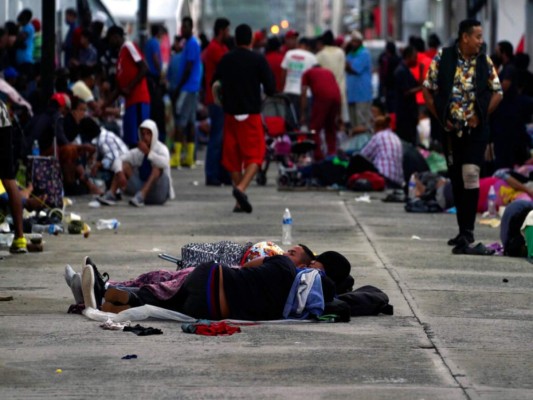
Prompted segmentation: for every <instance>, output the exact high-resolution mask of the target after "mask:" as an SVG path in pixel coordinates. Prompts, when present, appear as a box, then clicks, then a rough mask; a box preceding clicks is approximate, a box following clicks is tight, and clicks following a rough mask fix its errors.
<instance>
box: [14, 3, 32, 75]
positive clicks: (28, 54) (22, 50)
mask: <svg viewBox="0 0 533 400" xmlns="http://www.w3.org/2000/svg"><path fill="white" fill-rule="evenodd" d="M32 16H33V14H32V12H31V10H30V9H28V8H26V9H24V10H22V11H21V12H20V14H19V15H18V17H17V22H18V24H19V26H20V30H19V34H18V37H17V41H16V43H15V47H16V48H17V51H16V57H15V59H16V62H17V70H18V71H19V72H20V73H21V74H22V75H24V76H26V78H27V79H28V80H29V81H31V80H33V76H34V71H33V36H34V35H35V28H34V27H33V25H32V24H31V18H32Z"/></svg>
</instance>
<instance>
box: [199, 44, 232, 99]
mask: <svg viewBox="0 0 533 400" xmlns="http://www.w3.org/2000/svg"><path fill="white" fill-rule="evenodd" d="M227 52H228V48H227V46H226V45H225V44H224V43H219V42H217V41H216V40H214V39H213V40H211V42H209V44H208V45H207V47H206V48H205V50H204V51H203V53H202V61H203V63H204V77H205V81H204V82H205V104H206V105H209V104H213V103H214V102H215V100H214V99H213V91H212V90H211V83H212V82H211V81H212V80H213V75H214V74H215V71H216V69H217V65H218V63H219V62H220V59H221V58H222V56H223V55H224V54H226V53H227Z"/></svg>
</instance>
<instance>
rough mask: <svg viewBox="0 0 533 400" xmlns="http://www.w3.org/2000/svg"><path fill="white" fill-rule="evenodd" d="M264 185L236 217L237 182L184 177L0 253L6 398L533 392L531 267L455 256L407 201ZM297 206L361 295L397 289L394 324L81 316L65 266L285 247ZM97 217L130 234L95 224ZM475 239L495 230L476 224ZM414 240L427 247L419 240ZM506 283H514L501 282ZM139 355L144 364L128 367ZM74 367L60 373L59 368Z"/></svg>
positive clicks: (112, 266)
mask: <svg viewBox="0 0 533 400" xmlns="http://www.w3.org/2000/svg"><path fill="white" fill-rule="evenodd" d="M271 169H272V171H271V173H270V175H269V183H268V184H267V186H266V187H258V186H257V185H255V183H254V184H252V186H251V188H250V190H249V197H250V200H251V201H252V204H253V206H254V212H253V213H252V214H250V215H247V214H244V215H243V214H234V213H232V212H231V211H232V208H233V203H234V202H233V198H232V197H231V189H230V188H228V187H221V188H213V187H205V186H203V171H202V168H201V167H200V168H197V169H194V170H187V169H184V170H175V171H173V178H174V184H175V189H176V193H177V199H176V200H174V201H172V202H169V203H167V204H166V205H165V206H162V207H145V208H143V209H135V208H132V207H130V206H128V205H127V202H123V203H122V204H119V205H118V206H116V207H106V208H98V209H93V208H90V207H88V202H89V200H90V198H89V197H79V198H74V201H75V203H74V205H73V206H72V207H71V208H70V209H69V210H70V211H73V212H76V213H79V214H81V215H82V217H83V218H84V219H85V220H86V221H87V222H89V223H90V224H91V227H92V229H93V231H92V232H91V235H90V237H89V238H88V239H84V238H83V237H81V236H76V235H67V234H65V235H60V236H57V237H56V236H46V237H45V240H46V243H45V251H44V252H43V253H40V254H28V255H23V256H11V255H8V254H7V253H6V252H1V253H0V255H2V256H3V257H4V259H3V260H0V278H1V284H0V295H2V296H7V295H12V296H13V297H14V300H13V301H10V302H0V393H1V395H0V397H1V398H2V399H28V398H75V399H87V398H103V397H105V398H124V397H126V396H129V397H131V398H162V399H166V398H213V399H214V398H217V399H218V398H246V399H248V398H254V399H256V398H257V399H261V398H269V399H270V398H280V399H281V398H283V399H284V398H313V399H314V398H328V399H330V398H333V399H337V398H338V399H342V398H357V399H391V398H395V399H429V398H431V399H433V400H439V399H477V398H483V399H528V398H533V383H532V382H533V377H532V370H533V368H532V366H533V362H532V361H531V360H533V344H532V343H533V341H532V338H533V312H532V311H531V308H532V305H533V301H532V299H533V295H532V294H533V290H532V287H533V284H532V283H533V273H532V266H531V265H530V264H529V263H527V262H526V261H525V260H517V259H511V258H504V257H476V256H454V255H451V252H450V248H449V247H448V246H446V240H447V239H448V238H449V237H452V236H454V235H455V233H456V230H455V229H456V228H455V218H454V216H451V215H446V214H438V215H436V214H429V215H422V214H407V213H405V212H404V211H403V209H402V205H399V204H389V203H383V202H381V201H380V198H381V197H383V195H382V194H376V195H373V196H372V202H371V203H370V204H367V203H357V202H355V200H354V199H355V197H357V196H358V194H356V193H353V192H343V193H340V194H339V193H337V192H278V191H277V190H276V188H275V187H274V183H273V182H274V179H275V171H274V169H275V168H274V166H273V167H272V168H271ZM285 207H289V208H290V210H291V213H292V216H293V220H294V239H295V242H297V243H306V244H307V245H309V246H310V247H311V248H313V249H314V250H315V251H316V252H321V251H324V250H328V249H335V250H338V251H340V252H341V253H343V254H345V255H346V256H347V257H348V259H349V260H350V261H351V263H352V275H353V276H354V278H355V280H356V287H359V286H362V285H366V284H371V285H374V286H377V287H379V288H381V289H382V290H384V291H385V292H386V293H387V294H388V295H389V297H390V302H391V303H392V304H393V305H394V307H395V315H394V316H378V317H364V318H353V319H352V321H351V322H350V323H348V324H343V323H339V324H303V325H272V324H267V325H260V326H250V327H243V328H242V333H240V334H235V335H233V336H228V337H204V336H196V335H187V334H185V333H182V332H181V329H180V324H179V323H175V322H170V321H157V320H150V321H143V322H141V324H143V325H145V326H153V327H157V328H160V329H162V330H163V332H164V334H163V335H160V336H148V337H138V336H135V335H133V334H131V333H125V332H113V331H104V330H102V329H101V328H100V327H99V326H98V323H97V322H94V321H90V320H88V319H86V318H84V317H83V316H79V315H68V314H66V310H67V308H68V305H69V304H70V303H71V301H72V299H71V293H70V290H69V288H68V287H67V286H66V284H65V282H64V279H63V276H62V274H63V269H64V266H65V264H67V263H69V264H71V265H73V267H74V268H75V269H78V270H79V269H80V268H81V261H82V258H83V256H85V255H91V256H92V258H93V260H94V261H95V263H96V264H97V265H98V267H99V269H100V270H101V271H107V272H109V274H110V275H111V277H112V278H113V279H117V280H120V279H126V278H130V277H134V276H136V275H138V274H140V273H142V272H146V271H148V270H153V269H157V268H161V267H166V268H171V267H172V265H171V264H169V263H167V262H165V261H161V260H159V259H158V258H157V253H159V252H167V253H170V254H176V255H179V250H180V248H181V246H183V245H184V244H186V243H189V242H193V241H194V242H207V241H218V240H222V239H228V240H235V241H238V242H245V241H248V240H249V241H252V242H256V241H260V240H274V241H277V242H280V237H281V217H282V214H283V210H284V209H285ZM99 218H117V219H118V220H119V221H120V222H121V226H120V228H119V229H118V231H117V232H116V233H114V232H113V231H97V230H96V229H95V225H94V223H95V222H96V220H97V219H99ZM476 229H477V236H478V239H482V240H483V241H484V242H485V243H489V242H493V241H496V240H497V239H498V231H497V230H495V229H492V228H488V227H485V226H479V225H478V226H477V228H476ZM413 235H415V236H418V237H419V238H420V240H417V239H412V237H413ZM504 278H506V279H507V280H508V282H507V283H504V282H503V279H504ZM126 354H137V355H138V358H137V359H135V360H121V357H122V356H124V355H126ZM58 368H59V369H61V370H62V373H61V374H58V373H56V369H58Z"/></svg>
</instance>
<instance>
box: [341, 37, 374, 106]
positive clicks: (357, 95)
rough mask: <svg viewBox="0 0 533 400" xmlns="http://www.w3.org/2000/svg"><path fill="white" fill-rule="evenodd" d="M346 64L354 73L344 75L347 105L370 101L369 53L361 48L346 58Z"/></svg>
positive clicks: (370, 74)
mask: <svg viewBox="0 0 533 400" xmlns="http://www.w3.org/2000/svg"><path fill="white" fill-rule="evenodd" d="M346 62H347V63H348V64H349V65H350V66H351V67H352V69H353V70H355V72H356V74H352V73H346V92H347V97H348V103H361V102H368V101H372V60H371V58H370V53H369V51H368V50H367V49H366V48H365V47H363V46H361V47H359V48H358V49H357V50H356V51H352V52H350V53H349V54H348V55H347V56H346Z"/></svg>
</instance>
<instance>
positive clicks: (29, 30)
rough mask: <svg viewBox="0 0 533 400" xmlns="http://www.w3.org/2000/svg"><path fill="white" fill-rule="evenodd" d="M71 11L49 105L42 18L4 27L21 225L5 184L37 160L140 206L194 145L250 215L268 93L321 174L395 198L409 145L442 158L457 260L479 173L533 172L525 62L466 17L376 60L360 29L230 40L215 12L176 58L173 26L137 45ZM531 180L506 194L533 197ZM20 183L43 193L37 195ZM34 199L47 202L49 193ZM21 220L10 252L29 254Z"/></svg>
mask: <svg viewBox="0 0 533 400" xmlns="http://www.w3.org/2000/svg"><path fill="white" fill-rule="evenodd" d="M64 17H65V22H66V24H67V25H68V31H67V34H66V36H65V38H64V40H63V42H62V54H61V61H60V62H57V69H56V72H55V76H54V88H55V93H54V94H53V96H52V97H51V98H48V99H43V98H42V97H43V96H42V90H41V79H42V77H41V75H40V73H41V69H40V67H39V65H40V62H41V46H42V41H41V36H40V30H41V23H40V21H39V20H38V19H37V18H34V16H33V15H32V12H31V10H29V9H25V10H23V11H21V12H20V14H19V15H18V17H17V21H16V22H15V21H7V22H6V23H5V24H4V27H2V28H0V93H2V94H1V100H2V101H3V105H2V113H3V114H2V115H3V116H2V118H3V122H2V129H4V128H5V129H7V127H9V130H10V131H11V132H12V133H11V136H12V137H11V138H10V139H9V140H10V141H12V142H13V144H12V145H9V146H7V145H6V146H2V152H3V153H6V154H7V153H10V155H9V161H8V162H9V163H11V164H12V165H10V166H9V168H7V167H6V168H4V169H3V171H4V172H3V176H2V178H3V179H4V180H5V182H4V187H5V188H6V191H7V192H8V194H9V198H10V201H11V202H12V209H13V213H14V214H17V215H18V214H19V211H18V210H19V209H20V207H19V206H17V205H16V204H15V203H17V204H18V202H19V200H18V199H17V197H18V196H17V195H16V193H15V192H14V190H13V189H12V184H11V183H10V181H13V179H14V178H15V175H16V171H17V170H18V168H19V165H18V161H19V160H21V161H22V163H23V164H24V163H25V162H26V160H27V158H28V157H29V156H31V155H36V154H40V155H45V156H46V155H57V157H58V159H59V162H60V167H61V171H62V177H63V187H64V190H65V193H66V194H68V195H77V194H87V193H90V194H93V195H95V196H98V197H97V198H98V200H99V201H100V202H101V203H102V204H104V205H114V204H116V202H117V201H119V200H120V199H121V198H122V194H125V195H129V196H131V198H130V200H129V204H131V205H132V206H137V207H139V206H143V205H145V204H164V203H165V202H166V201H167V200H168V199H172V198H173V197H174V190H173V186H172V179H171V175H172V172H171V168H194V167H195V166H196V164H197V161H198V160H197V146H198V144H199V143H200V140H204V141H205V144H206V145H207V151H206V159H205V184H206V185H208V186H220V185H231V186H232V194H233V197H234V198H235V206H234V208H233V211H234V212H236V213H238V212H245V213H251V212H252V210H253V207H252V204H251V201H250V199H249V198H248V195H247V193H246V192H247V188H248V186H249V185H250V183H251V182H252V181H253V179H254V177H255V175H256V174H257V172H258V171H259V170H260V168H261V165H262V163H263V161H264V159H265V153H266V144H265V130H264V121H263V119H262V115H261V112H262V103H263V99H264V98H265V96H272V95H274V94H283V96H285V97H286V98H287V99H288V101H289V104H290V105H292V107H291V108H292V110H293V111H294V113H295V116H296V121H297V123H298V124H299V127H298V128H299V129H301V130H302V131H312V132H315V133H316V134H315V135H314V144H315V145H314V151H313V152H312V157H313V162H314V164H315V165H322V164H323V163H328V162H331V160H332V159H333V160H335V161H334V164H336V165H337V164H339V163H340V164H341V165H344V166H346V167H347V168H346V170H347V171H350V175H352V174H353V173H362V172H368V171H370V172H373V173H375V174H377V175H378V176H379V177H381V178H382V179H383V180H384V182H385V184H386V185H387V186H388V187H390V188H399V189H401V188H402V187H405V185H406V182H407V181H408V180H409V175H410V174H409V175H408V174H407V171H409V172H411V171H412V168H410V167H409V165H408V164H409V162H408V161H407V158H406V147H409V148H411V149H413V148H414V149H423V150H425V151H426V153H423V154H428V153H429V152H432V151H433V152H440V153H443V157H444V158H445V160H446V162H447V168H446V170H444V171H440V172H441V173H442V176H444V177H447V178H449V180H450V181H449V182H450V185H451V192H452V193H453V197H454V204H455V206H456V208H457V219H458V230H459V233H458V235H457V237H455V238H453V239H451V240H450V241H449V244H450V245H453V246H454V252H458V253H461V252H463V250H465V249H467V248H469V246H470V245H471V244H472V243H473V242H474V234H473V232H474V222H475V215H476V211H477V209H478V207H477V206H478V202H479V198H480V196H479V192H480V189H479V188H480V178H483V177H487V176H491V175H492V174H493V173H495V172H496V171H498V172H497V174H500V175H496V176H502V175H501V174H502V171H501V170H502V169H505V170H507V171H510V170H512V169H514V168H516V167H517V166H520V165H523V164H528V163H532V162H531V160H530V153H529V151H530V148H531V137H530V134H528V131H527V125H528V124H530V123H531V116H532V108H533V107H532V96H533V89H532V74H531V73H530V72H529V71H528V67H529V56H528V55H527V54H524V53H517V54H515V52H514V49H513V46H512V45H511V43H509V42H508V41H501V42H498V44H497V46H496V49H494V52H493V54H492V55H490V57H489V56H488V54H487V52H488V53H491V51H490V49H486V45H485V44H484V42H483V32H482V27H481V24H480V23H479V22H477V21H475V20H465V21H463V22H462V23H461V25H460V26H459V32H458V35H457V38H456V40H455V42H454V43H453V44H451V45H450V46H444V47H442V43H441V41H440V39H439V38H438V37H437V36H436V35H435V34H432V35H430V36H429V38H428V41H427V47H426V43H425V41H424V40H423V39H421V38H419V37H411V38H410V39H409V43H408V44H407V45H406V46H404V47H403V48H401V49H398V48H397V47H396V44H395V43H394V42H392V41H391V42H387V44H386V46H385V48H384V49H383V52H382V53H381V54H380V55H379V57H378V58H377V60H373V58H372V56H371V53H370V51H369V49H367V48H366V47H365V38H364V36H363V35H362V34H361V33H360V32H358V31H353V32H351V33H349V34H347V35H346V36H339V37H335V36H334V35H333V33H332V32H331V31H329V30H328V31H326V32H325V33H324V34H322V35H320V36H317V37H303V36H302V35H300V34H299V32H297V31H295V30H289V31H287V32H286V33H285V34H284V35H282V36H272V37H267V34H266V32H265V31H257V32H255V33H254V32H253V31H252V28H251V27H250V26H249V25H247V24H241V25H239V26H237V27H236V28H235V29H234V34H233V35H232V34H231V32H232V26H231V21H229V20H228V19H226V18H219V19H217V20H216V21H215V24H214V27H213V34H212V39H211V41H208V40H207V39H206V36H205V35H201V36H200V37H199V38H197V37H195V36H194V32H195V26H194V23H193V20H192V19H191V18H190V17H185V18H183V19H182V23H181V32H180V34H179V35H177V36H176V37H175V38H173V39H174V40H173V44H172V47H171V51H172V54H171V55H170V57H169V59H168V60H167V61H168V62H167V61H165V59H166V57H164V54H163V53H164V51H163V48H164V47H165V46H164V45H165V43H168V34H167V31H166V29H165V27H164V26H161V25H158V24H153V25H152V26H151V30H150V32H151V35H150V38H149V39H148V40H147V41H146V43H145V44H144V45H143V47H142V48H141V47H139V45H138V44H137V43H135V42H133V41H131V40H129V39H128V38H127V35H126V33H125V31H124V30H123V28H121V27H119V26H111V27H108V28H107V29H106V28H105V24H104V22H105V21H104V20H103V18H102V17H101V16H100V15H95V16H94V17H93V16H92V15H91V13H90V12H87V13H86V14H84V15H78V14H77V12H76V10H74V9H67V10H66V11H65V15H64ZM375 73H377V74H378V76H379V87H378V88H375V87H374V85H373V74H375ZM480 82H481V83H480ZM376 93H377V96H376ZM502 99H503V100H502ZM4 103H5V104H7V108H6V107H4ZM204 136H205V137H206V138H207V139H205V137H204ZM5 143H8V142H7V139H6V142H5ZM347 143H348V145H347ZM353 143H357V145H355V147H353V146H352V147H350V146H351V144H353ZM12 147H13V151H8V150H7V149H11V148H12ZM347 149H348V150H347ZM5 158H6V159H7V158H8V157H7V155H6V157H5ZM339 159H340V160H341V161H339ZM6 165H7V162H6ZM311 170H313V171H314V170H315V169H311ZM316 170H320V168H316ZM412 172H416V169H415V170H414V171H412ZM514 172H515V173H517V172H516V171H514ZM4 177H5V178H4ZM349 178H350V176H345V177H343V180H344V181H347V180H348V179H349ZM528 180H529V176H526V177H525V181H524V182H520V184H521V186H516V185H515V187H513V190H518V191H521V193H525V195H526V196H531V190H530V189H528V186H527V181H528ZM19 183H20V182H19ZM524 188H525V189H524ZM21 189H24V190H25V192H24V193H26V195H27V196H32V195H33V196H34V197H35V196H37V197H38V196H39V194H32V193H31V185H30V186H29V187H24V188H21ZM13 193H15V194H13ZM523 197H524V196H514V197H513V196H500V198H502V199H503V198H505V199H514V198H517V199H518V198H520V199H523ZM529 199H530V200H531V197H530V198H529ZM506 201H507V200H506ZM509 201H510V200H509ZM27 204H29V205H32V206H33V207H36V208H38V207H40V206H41V207H42V206H46V198H44V197H43V198H41V201H39V202H37V203H34V202H28V203H27ZM506 204H507V203H505V202H504V203H503V204H502V205H506ZM19 219H21V218H18V217H15V218H14V223H15V225H16V229H15V230H16V232H17V233H16V235H15V241H14V245H13V246H14V247H13V249H14V251H21V252H22V251H24V247H25V244H24V237H23V235H22V230H21V229H22V228H20V229H19V228H18V226H19V225H20V224H19ZM19 230H20V232H19Z"/></svg>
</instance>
